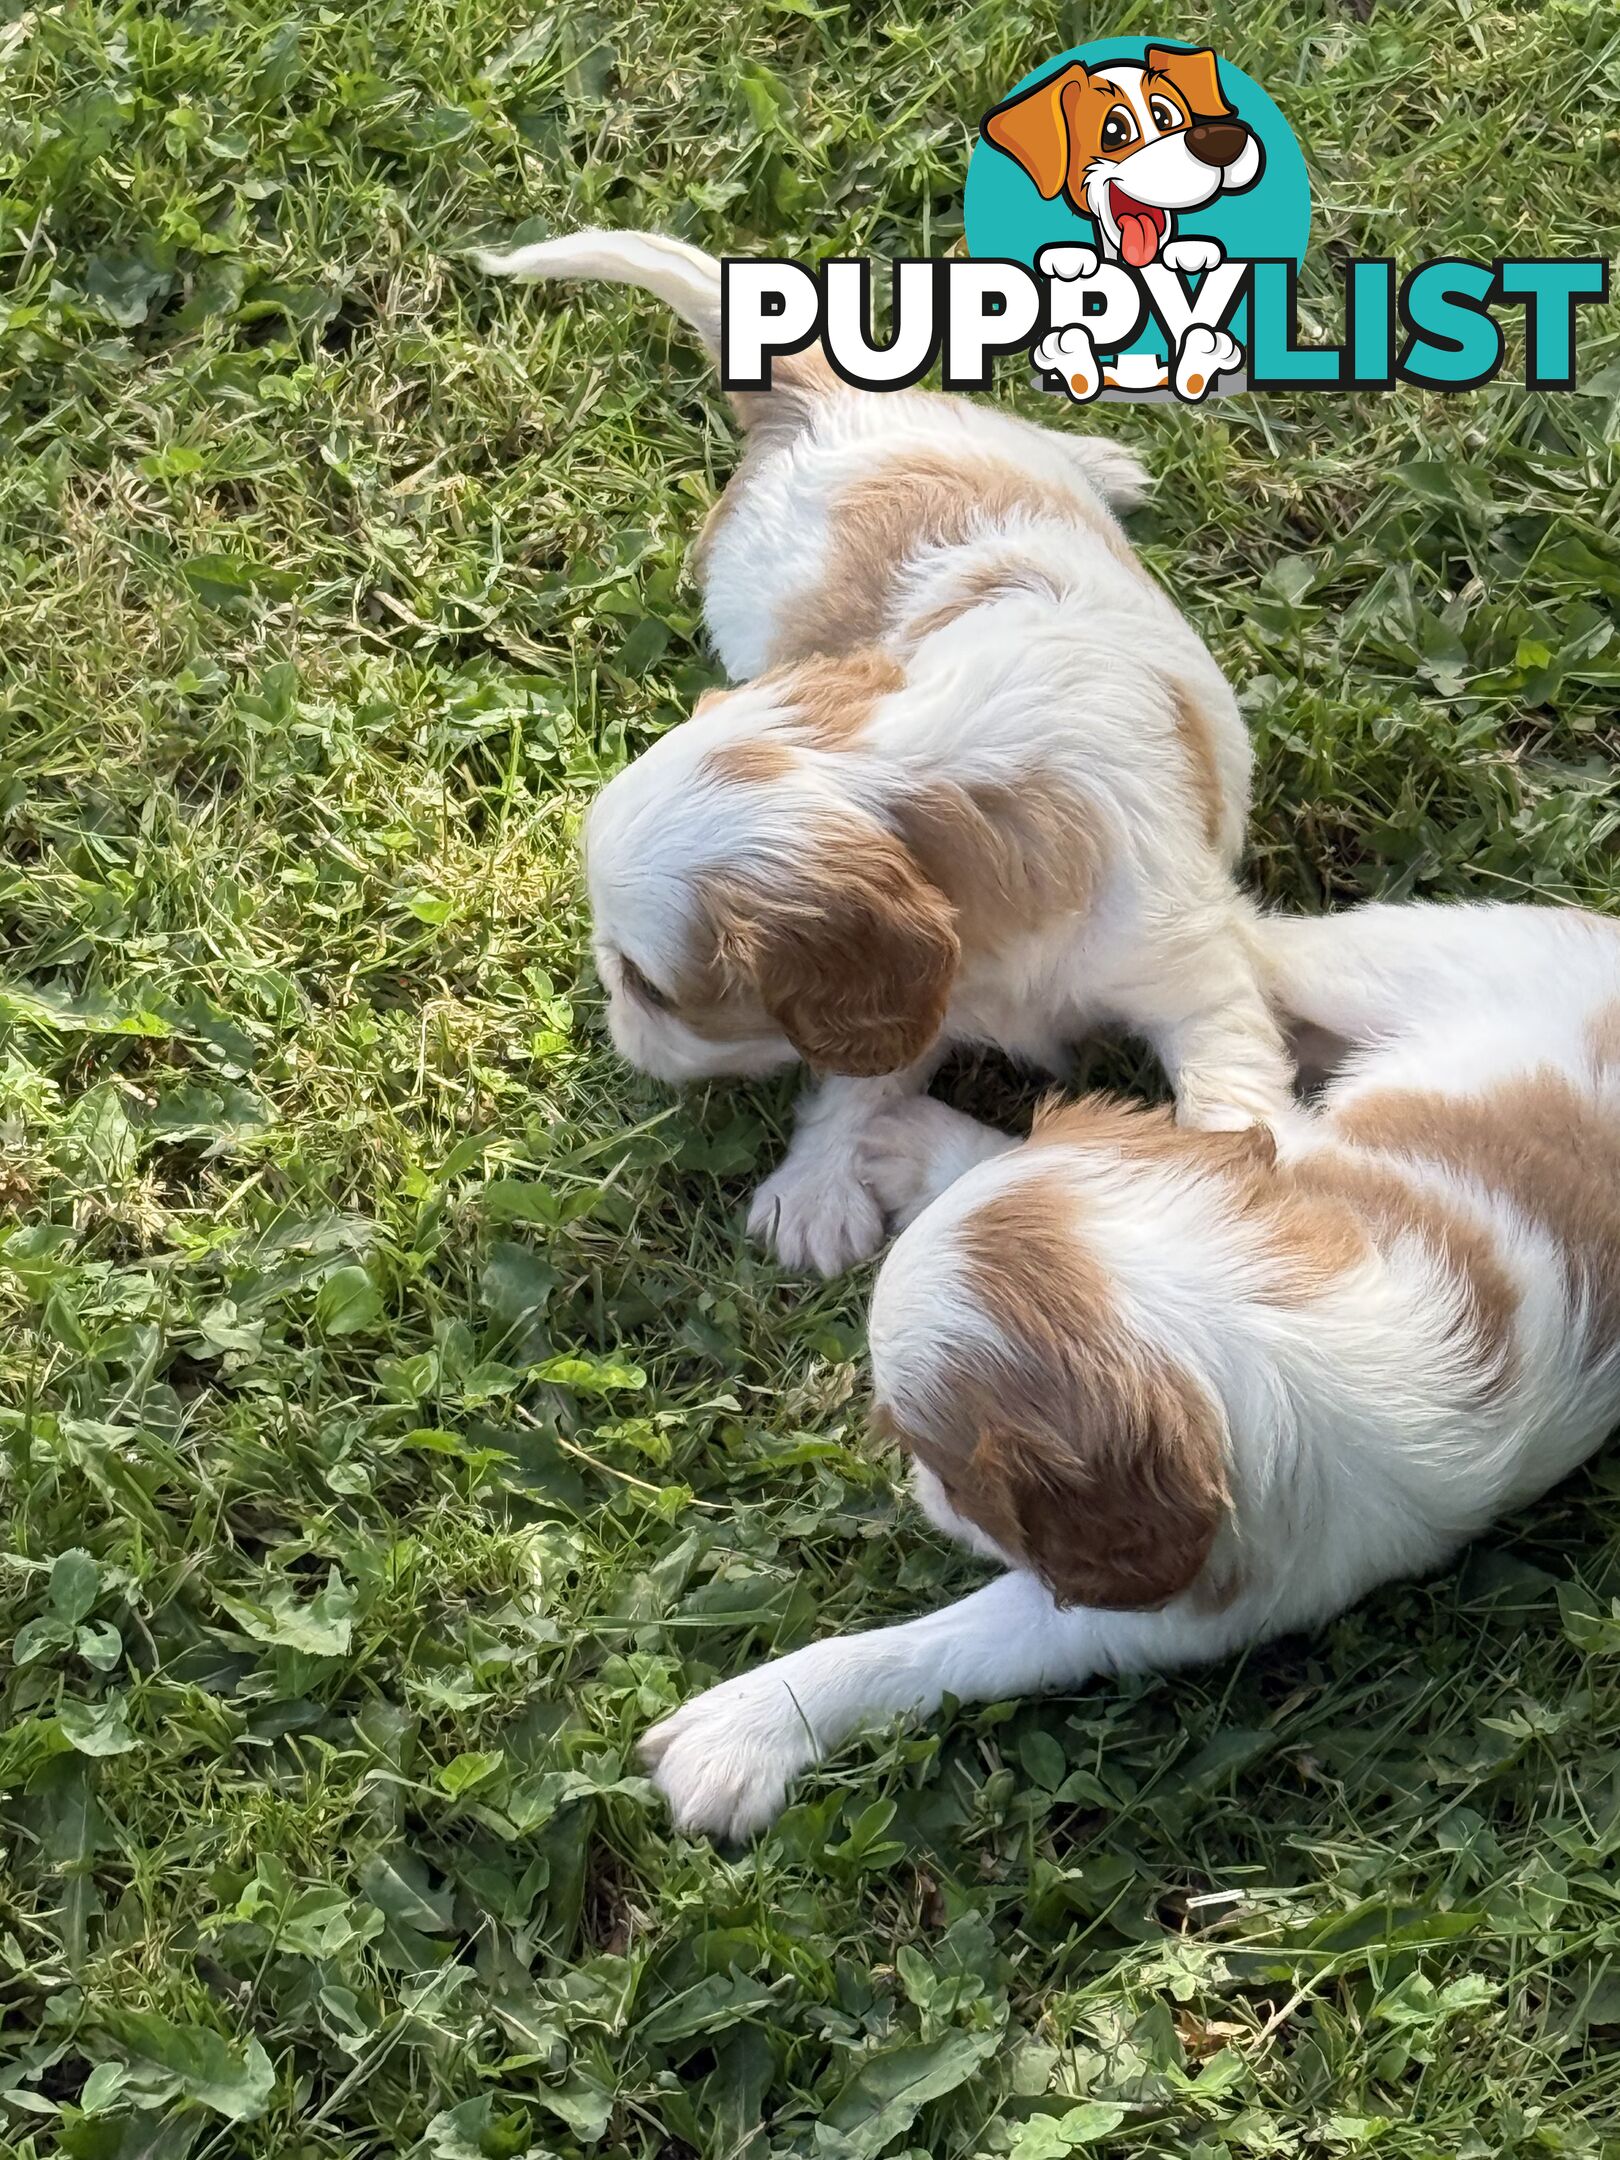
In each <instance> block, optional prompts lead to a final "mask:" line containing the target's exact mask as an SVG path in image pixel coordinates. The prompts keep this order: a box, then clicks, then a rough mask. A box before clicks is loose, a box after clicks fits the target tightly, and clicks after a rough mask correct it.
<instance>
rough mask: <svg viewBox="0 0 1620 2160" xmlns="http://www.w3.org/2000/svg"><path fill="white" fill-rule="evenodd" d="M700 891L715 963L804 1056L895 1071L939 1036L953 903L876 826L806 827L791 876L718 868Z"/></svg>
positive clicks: (952, 956) (855, 1070)
mask: <svg viewBox="0 0 1620 2160" xmlns="http://www.w3.org/2000/svg"><path fill="white" fill-rule="evenodd" d="M704 898H705V904H706V907H707V910H708V913H709V916H710V919H711V921H712V924H713V927H714V935H715V944H716V951H717V953H718V955H719V960H720V965H721V967H722V969H723V970H726V971H729V972H731V973H732V974H733V975H736V976H741V977H744V978H745V979H746V980H747V982H748V983H749V985H750V986H751V988H752V990H753V993H754V995H755V996H756V997H757V998H758V999H759V1001H760V1003H761V1004H762V1005H763V1006H764V1008H765V1010H766V1012H768V1013H769V1014H770V1016H771V1017H772V1019H774V1020H775V1022H776V1024H777V1025H778V1026H779V1027H780V1028H781V1030H782V1032H783V1033H784V1034H785V1035H786V1036H787V1038H788V1040H789V1041H790V1042H791V1043H792V1044H793V1046H794V1048H795V1049H796V1050H797V1051H798V1053H799V1055H800V1056H801V1057H802V1058H804V1059H805V1060H806V1061H807V1062H808V1063H809V1064H811V1065H815V1066H818V1067H820V1068H821V1069H822V1070H823V1071H825V1072H833V1073H844V1074H849V1075H851V1076H854V1077H857V1078H868V1077H872V1076H875V1075H877V1074H879V1073H888V1072H898V1071H899V1070H901V1069H902V1068H903V1067H905V1066H907V1065H910V1064H912V1063H914V1062H915V1061H916V1059H918V1058H919V1057H921V1056H922V1054H923V1052H924V1051H925V1050H926V1049H927V1048H928V1047H929V1045H930V1044H931V1043H932V1042H933V1040H934V1038H935V1036H936V1035H938V1033H939V1031H940V1028H941V1026H942V1025H943V1024H944V1019H945V1009H946V1006H947V1004H948V1003H949V1001H950V993H951V985H952V983H953V981H954V979H955V976H956V968H957V962H958V959H959V957H960V948H959V946H958V943H957V936H956V928H955V921H954V917H953V913H952V909H951V906H950V903H949V901H948V900H947V899H946V897H945V895H944V894H943V893H942V892H940V891H939V889H938V888H937V887H936V886H934V885H931V884H930V883H929V882H928V880H927V878H925V877H924V875H923V873H922V871H921V870H920V869H919V867H918V865H917V863H916V861H915V859H914V858H913V857H912V855H911V854H910V852H909V851H908V850H907V849H906V848H905V847H904V846H903V844H902V843H901V842H900V841H899V840H898V839H897V838H896V837H895V836H894V834H892V833H890V832H888V831H886V830H885V829H884V828H883V827H882V826H880V825H877V824H875V823H870V822H863V823H861V824H860V825H858V826H857V825H856V824H855V823H854V822H853V821H851V822H850V824H848V825H847V826H839V827H832V826H828V827H824V828H822V830H821V831H820V832H819V833H806V834H805V835H804V836H803V840H802V843H801V846H800V849H799V853H798V858H797V861H796V862H795V865H794V869H793V874H792V875H791V876H789V875H788V874H787V873H786V872H785V871H784V873H783V875H782V878H781V880H780V882H779V883H776V884H767V883H765V882H764V881H763V880H761V879H758V878H754V877H739V876H736V875H733V874H730V873H721V874H717V875H715V876H713V877H711V878H710V879H709V880H708V883H707V889H706V892H705V895H704Z"/></svg>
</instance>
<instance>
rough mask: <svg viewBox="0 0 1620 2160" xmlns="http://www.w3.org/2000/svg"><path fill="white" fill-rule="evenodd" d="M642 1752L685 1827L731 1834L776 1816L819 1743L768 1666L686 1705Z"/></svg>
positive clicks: (748, 1832) (647, 1739) (649, 1737)
mask: <svg viewBox="0 0 1620 2160" xmlns="http://www.w3.org/2000/svg"><path fill="white" fill-rule="evenodd" d="M640 1754H641V1760H642V1762H643V1763H644V1764H645V1765H646V1767H647V1769H648V1770H649V1771H650V1772H651V1774H652V1781H653V1783H654V1784H655V1785H656V1786H657V1788H658V1790H659V1791H660V1792H661V1793H662V1794H663V1796H664V1798H665V1799H666V1800H667V1801H668V1802H669V1811H670V1814H671V1815H672V1816H673V1817H674V1819H675V1827H676V1829H677V1830H684V1831H686V1832H687V1833H688V1834H689V1835H692V1836H702V1837H712V1838H717V1839H722V1840H730V1839H735V1838H747V1837H752V1836H753V1835H754V1833H755V1831H757V1830H763V1829H764V1828H765V1826H766V1824H767V1823H770V1822H774V1821H775V1819H776V1817H777V1816H778V1815H779V1814H780V1813H781V1812H782V1803H783V1801H784V1800H785V1799H786V1798H787V1789H788V1782H789V1780H790V1779H791V1778H794V1777H796V1776H797V1775H798V1773H799V1772H800V1771H801V1770H803V1769H805V1768H806V1767H807V1766H808V1765H809V1764H810V1763H811V1762H813V1761H814V1760H815V1755H816V1748H815V1743H814V1740H813V1739H812V1737H811V1735H810V1733H809V1732H808V1731H807V1729H806V1727H805V1724H804V1720H803V1718H802V1716H801V1715H800V1713H799V1710H798V1708H797V1707H796V1705H795V1703H794V1700H793V1695H792V1691H791V1689H790V1688H789V1686H788V1684H787V1682H786V1681H785V1680H784V1679H783V1678H782V1677H781V1676H780V1675H779V1674H776V1673H774V1672H773V1669H772V1667H770V1666H769V1665H766V1666H762V1667H761V1668H760V1669H759V1670H758V1671H757V1672H751V1673H744V1674H743V1675H742V1676H741V1678H740V1679H736V1680H727V1681H725V1682H723V1683H722V1684H721V1686H719V1687H715V1688H710V1689H709V1691H708V1693H707V1694H705V1695H698V1696H695V1697H694V1698H693V1700H692V1701H691V1702H689V1703H684V1704H683V1705H682V1706H681V1708H680V1709H679V1710H677V1711H675V1713H674V1714H673V1715H672V1716H670V1717H667V1718H665V1719H664V1720H663V1722H662V1723H661V1724H658V1725H655V1726H654V1727H653V1728H652V1730H651V1731H650V1732H649V1733H647V1734H646V1735H645V1736H644V1737H643V1739H642V1742H641V1748H640Z"/></svg>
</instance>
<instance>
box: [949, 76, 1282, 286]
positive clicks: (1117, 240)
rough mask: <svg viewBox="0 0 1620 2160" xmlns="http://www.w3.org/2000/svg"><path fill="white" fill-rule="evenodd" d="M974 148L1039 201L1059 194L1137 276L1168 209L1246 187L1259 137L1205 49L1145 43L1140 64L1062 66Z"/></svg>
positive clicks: (991, 124)
mask: <svg viewBox="0 0 1620 2160" xmlns="http://www.w3.org/2000/svg"><path fill="white" fill-rule="evenodd" d="M982 132H983V134H984V139H985V141H986V142H988V143H990V144H992V145H993V146H994V148H996V149H997V150H1000V151H1002V152H1004V153H1005V155H1006V156H1008V157H1010V158H1011V159H1012V160H1013V162H1014V163H1015V164H1017V165H1021V166H1022V167H1023V169H1024V171H1025V172H1027V173H1028V174H1029V177H1030V178H1031V179H1032V180H1033V181H1034V183H1035V185H1036V186H1037V187H1038V188H1039V189H1040V191H1041V194H1042V196H1043V197H1044V199H1045V200H1046V201H1047V202H1050V201H1051V200H1052V199H1053V197H1054V196H1057V195H1061V196H1063V198H1064V200H1065V201H1066V202H1067V203H1068V204H1069V205H1070V207H1071V208H1072V209H1074V210H1077V211H1079V213H1080V214H1081V216H1082V217H1089V218H1091V219H1092V220H1093V222H1094V223H1095V225H1096V227H1097V231H1098V233H1099V235H1100V236H1101V240H1102V244H1103V247H1104V249H1105V250H1106V252H1107V253H1108V254H1110V255H1113V256H1116V257H1121V258H1123V260H1124V261H1126V262H1127V263H1129V264H1130V265H1131V266H1132V267H1133V268H1134V269H1138V270H1139V269H1141V268H1142V267H1143V266H1144V265H1145V264H1147V263H1150V262H1152V261H1153V260H1154V258H1155V257H1156V256H1157V255H1158V253H1159V251H1160V249H1161V248H1162V246H1163V245H1164V243H1165V241H1166V240H1167V239H1169V237H1170V235H1171V233H1172V231H1173V229H1174V217H1175V212H1176V211H1178V210H1196V209H1200V208H1202V206H1203V205H1204V204H1205V203H1209V202H1213V201H1214V199H1215V197H1216V196H1217V195H1220V194H1222V193H1226V194H1231V193H1234V192H1238V191H1241V190H1242V189H1244V188H1249V187H1252V186H1253V185H1254V183H1255V181H1256V180H1258V179H1259V177H1260V173H1261V170H1262V167H1263V165H1264V162H1265V157H1264V152H1263V151H1262V149H1261V147H1260V140H1259V137H1258V136H1257V135H1256V134H1255V133H1254V131H1253V130H1252V129H1251V128H1250V127H1249V126H1248V125H1247V124H1246V123H1245V122H1244V121H1242V120H1240V119H1239V118H1238V116H1237V114H1236V113H1235V112H1234V111H1233V109H1232V107H1231V106H1230V105H1229V104H1228V103H1227V101H1226V98H1225V95H1224V94H1223V92H1222V90H1221V83H1220V75H1219V72H1218V69H1217V66H1216V60H1215V55H1214V54H1213V53H1212V52H1211V51H1209V50H1208V48H1207V47H1204V48H1200V49H1198V50H1195V51H1181V50H1178V49H1177V48H1176V47H1174V46H1169V45H1150V46H1149V47H1148V49H1147V58H1146V60H1145V61H1135V60H1132V61H1124V60H1121V61H1112V62H1107V63H1104V64H1102V65H1100V66H1096V67H1086V66H1084V65H1083V64H1082V63H1081V62H1079V61H1072V62H1071V63H1070V64H1069V65H1068V66H1067V67H1065V68H1060V69H1059V70H1058V72H1057V73H1056V74H1055V75H1049V76H1048V77H1047V78H1046V80H1045V81H1044V82H1038V83H1037V84H1036V85H1035V87H1034V88H1033V89H1032V90H1024V91H1021V92H1020V93H1019V95H1018V96H1017V97H1012V98H1009V99H1008V100H1007V102H1006V103H1005V104H1004V105H998V106H997V107H996V109H995V111H994V112H992V113H989V114H987V115H986V117H985V119H984V122H983V129H982Z"/></svg>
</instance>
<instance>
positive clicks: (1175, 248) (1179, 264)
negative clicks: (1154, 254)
mask: <svg viewBox="0 0 1620 2160" xmlns="http://www.w3.org/2000/svg"><path fill="white" fill-rule="evenodd" d="M1159 260H1160V262H1162V263H1167V264H1168V265H1169V267H1170V268H1171V269H1172V270H1178V271H1180V273H1181V274H1182V276H1183V277H1197V276H1198V275H1199V274H1200V273H1201V272H1202V271H1205V270H1213V269H1214V267H1215V265H1216V264H1217V263H1221V262H1225V260H1226V254H1225V251H1224V250H1223V248H1222V246H1221V243H1220V242H1219V241H1218V240H1172V241H1170V242H1169V244H1168V245H1167V246H1165V247H1162V248H1160V250H1159Z"/></svg>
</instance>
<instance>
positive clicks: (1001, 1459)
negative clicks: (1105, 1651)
mask: <svg viewBox="0 0 1620 2160" xmlns="http://www.w3.org/2000/svg"><path fill="white" fill-rule="evenodd" d="M1114 1377H1116V1378H1117V1375H1116V1376H1114ZM1020 1392H1022V1391H1020ZM1054 1393H1055V1396H1056V1398H1057V1399H1056V1400H1055V1402H1054V1404H1053V1408H1054V1411H1056V1412H1057V1413H1058V1414H1057V1415H1056V1416H1055V1417H1054V1418H1053V1420H1052V1422H1051V1423H1050V1424H1048V1423H1047V1422H1046V1421H1045V1420H1044V1419H1038V1420H1037V1421H1036V1422H1035V1424H1034V1429H1029V1428H1027V1427H1025V1425H1024V1423H1023V1420H1019V1421H1018V1425H1017V1427H1016V1428H1015V1427H1014V1425H1013V1424H1012V1423H1010V1422H1009V1423H1006V1424H1001V1423H992V1424H989V1425H987V1426H986V1427H985V1429H984V1430H983V1432H982V1433H981V1435H980V1439H979V1443H978V1446H977V1448H976V1449H975V1450H974V1453H973V1458H972V1462H971V1465H970V1469H969V1476H968V1485H969V1489H970V1490H971V1491H972V1493H973V1498H974V1508H973V1512H974V1514H975V1516H976V1517H977V1519H979V1520H980V1521H982V1522H983V1523H984V1526H985V1527H986V1528H987V1529H988V1530H989V1532H990V1534H991V1536H992V1537H994V1538H995V1539H996V1540H997V1542H998V1543H999V1544H1000V1545H1001V1546H1002V1547H1003V1549H1004V1550H1006V1551H1008V1552H1011V1553H1015V1554H1016V1553H1022V1555H1023V1557H1024V1561H1025V1564H1026V1565H1027V1566H1028V1567H1029V1568H1030V1569H1031V1570H1032V1571H1033V1572H1034V1573H1035V1574H1036V1575H1038V1576H1039V1577H1040V1578H1041V1580H1042V1582H1044V1583H1045V1585H1046V1587H1047V1589H1048V1590H1050V1591H1051V1593H1052V1596H1053V1598H1054V1599H1055V1600H1056V1602H1057V1603H1058V1604H1059V1605H1095V1606H1098V1607H1100V1608H1102V1609H1104V1610H1113V1611H1136V1610H1143V1609H1148V1608H1151V1607H1154V1606H1158V1605H1163V1604H1164V1603H1165V1602H1166V1601H1167V1600H1168V1599H1170V1598H1173V1597H1176V1596H1178V1595H1179V1594H1180V1593H1181V1592H1182V1591H1183V1590H1186V1589H1189V1588H1190V1587H1191V1586H1192V1584H1193V1583H1194V1582H1195V1581H1196V1580H1197V1578H1198V1576H1199V1575H1200V1574H1201V1573H1202V1572H1203V1568H1204V1563H1205V1561H1206V1560H1207V1559H1208V1558H1209V1552H1210V1547H1211V1546H1212V1545H1213V1544H1214V1542H1215V1535H1216V1532H1217V1531H1218V1530H1219V1529H1220V1527H1221V1524H1222V1523H1223V1521H1224V1520H1225V1518H1226V1515H1227V1511H1228V1509H1229V1507H1230V1494H1229V1492H1228V1489H1227V1483H1226V1469H1225V1460H1224V1452H1223V1449H1222V1445H1221V1433H1220V1428H1219V1425H1218V1424H1217V1422H1216V1417H1215V1411H1214V1408H1213V1405H1212V1404H1210V1403H1209V1402H1208V1400H1207V1399H1206V1398H1205V1397H1204V1396H1203V1395H1202V1394H1201V1393H1200V1392H1199V1391H1198V1390H1196V1389H1195V1388H1194V1387H1193V1386H1192V1385H1191V1384H1190V1383H1188V1382H1186V1381H1184V1380H1182V1379H1180V1378H1179V1377H1178V1376H1177V1375H1175V1374H1174V1373H1172V1372H1170V1371H1169V1370H1168V1369H1161V1370H1159V1371H1152V1370H1149V1369H1147V1368H1143V1369H1142V1370H1141V1371H1140V1372H1139V1373H1138V1374H1136V1375H1135V1376H1134V1379H1133V1382H1132V1384H1129V1385H1126V1386H1124V1387H1118V1386H1108V1387H1104V1388H1101V1389H1097V1390H1093V1389H1090V1388H1086V1387H1084V1386H1082V1387H1081V1388H1080V1389H1078V1390H1077V1389H1076V1387H1075V1385H1074V1375H1072V1374H1066V1375H1065V1376H1064V1378H1063V1380H1062V1381H1061V1382H1060V1383H1059V1385H1058V1387H1057V1389H1055V1390H1054ZM1088 1398H1089V1399H1088ZM1077 1412H1078V1416H1077V1417H1076V1422H1075V1423H1074V1424H1073V1425H1071V1424H1070V1423H1069V1419H1070V1418H1071V1417H1075V1414H1076V1413H1077Z"/></svg>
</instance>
